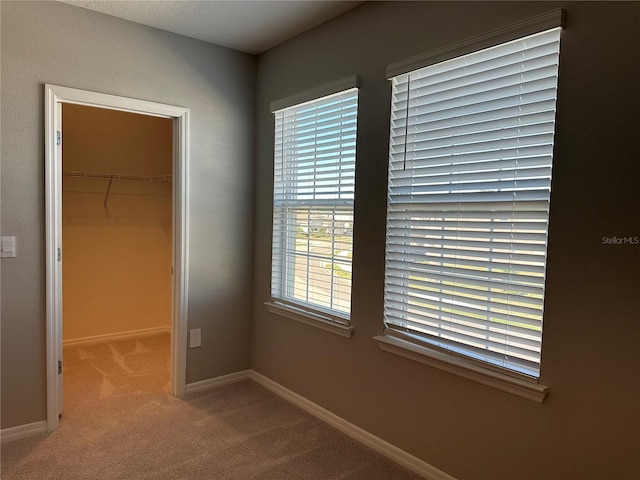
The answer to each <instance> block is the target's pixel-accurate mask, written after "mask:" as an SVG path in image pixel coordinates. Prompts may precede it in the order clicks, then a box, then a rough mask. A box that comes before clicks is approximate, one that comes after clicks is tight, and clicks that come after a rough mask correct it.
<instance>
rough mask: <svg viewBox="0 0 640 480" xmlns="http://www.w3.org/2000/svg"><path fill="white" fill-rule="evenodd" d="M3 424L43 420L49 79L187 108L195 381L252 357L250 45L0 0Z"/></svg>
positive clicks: (190, 361) (191, 376)
mask: <svg viewBox="0 0 640 480" xmlns="http://www.w3.org/2000/svg"><path fill="white" fill-rule="evenodd" d="M0 8H1V15H2V43H1V47H2V51H1V58H2V92H1V95H2V97H1V105H2V110H1V113H2V132H1V133H2V150H1V153H2V171H1V173H2V225H1V227H2V234H3V235H16V237H17V240H18V248H19V255H18V257H17V258H10V259H6V258H3V259H2V311H1V315H2V332H1V333H2V428H7V427H11V426H15V425H21V424H25V423H30V422H35V421H40V420H44V419H45V418H46V379H45V369H46V359H45V283H44V268H45V266H44V255H45V254H44V235H45V232H44V200H45V199H44V143H43V140H44V139H43V137H44V106H43V105H44V97H43V95H44V84H45V83H52V84H57V85H63V86H67V87H73V88H79V89H86V90H93V91H97V92H102V93H108V94H113V95H121V96H126V97H132V98H139V99H144V100H151V101H155V102H161V103H168V104H172V105H178V106H182V107H187V108H189V109H190V110H191V118H190V120H191V129H190V135H191V137H190V152H191V157H190V160H191V163H190V166H191V171H190V182H191V183H190V188H191V189H190V212H189V213H190V221H191V229H190V232H189V234H190V248H191V252H190V253H191V257H190V260H191V261H190V265H189V273H190V275H189V287H190V290H189V299H188V302H189V328H195V327H200V328H202V347H201V348H198V349H193V350H189V351H188V358H187V365H188V366H187V382H188V383H190V382H195V381H198V380H204V379H208V378H211V377H216V376H219V375H223V374H226V373H230V372H235V371H238V370H243V369H246V368H248V367H249V364H250V327H251V304H250V302H249V301H247V299H248V298H250V296H251V288H252V284H251V281H250V278H251V254H252V250H251V249H252V236H253V231H252V228H253V226H252V221H253V185H252V182H251V179H252V178H253V157H254V146H253V137H254V134H253V128H254V107H255V102H254V100H255V57H253V56H250V55H245V54H242V53H238V52H236V51H233V50H229V49H225V48H221V47H216V46H213V45H210V44H207V43H204V42H200V41H196V40H192V39H189V38H186V37H182V36H179V35H174V34H171V33H167V32H163V31H160V30H156V29H152V28H148V27H144V26H141V25H138V24H135V23H132V22H127V21H124V20H119V19H115V18H113V17H109V16H106V15H102V14H98V13H95V12H91V11H88V10H84V9H81V8H78V7H73V6H69V5H65V4H61V3H57V2H42V3H39V2H15V3H14V2H4V1H3V2H2V4H1V7H0Z"/></svg>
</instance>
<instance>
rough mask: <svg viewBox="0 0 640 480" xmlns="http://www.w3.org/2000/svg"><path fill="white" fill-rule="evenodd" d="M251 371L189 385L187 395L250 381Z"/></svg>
mask: <svg viewBox="0 0 640 480" xmlns="http://www.w3.org/2000/svg"><path fill="white" fill-rule="evenodd" d="M250 372H251V370H242V371H240V372H234V373H229V374H228V375H222V376H221V377H215V378H209V379H208V380H202V381H200V382H194V383H189V384H187V390H186V391H187V394H189V393H195V392H202V391H204V390H210V389H212V388H217V387H221V386H223V385H228V384H230V383H236V382H241V381H243V380H248V379H249V376H250Z"/></svg>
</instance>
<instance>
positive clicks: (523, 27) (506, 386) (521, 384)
mask: <svg viewBox="0 0 640 480" xmlns="http://www.w3.org/2000/svg"><path fill="white" fill-rule="evenodd" d="M564 21H565V12H564V10H562V9H556V10H553V11H551V12H547V13H543V14H541V15H538V16H536V17H533V18H530V19H527V20H524V21H521V22H518V23H515V24H512V25H508V26H506V27H503V28H500V29H497V30H494V31H491V32H488V33H485V34H481V35H478V36H476V37H473V38H470V39H467V40H463V41H461V42H457V43H455V44H452V45H448V46H446V47H443V48H440V49H436V50H433V51H431V52H427V53H425V54H421V55H418V56H416V57H412V58H410V59H406V60H402V61H400V62H397V63H395V64H392V65H389V67H388V68H387V77H388V78H389V80H391V79H392V78H393V77H396V76H399V75H403V74H407V73H410V72H412V71H414V70H417V69H421V68H424V67H427V66H430V65H435V64H438V63H440V62H443V61H446V60H451V59H454V58H457V57H461V56H464V55H466V54H470V53H474V52H478V51H481V50H484V49H487V48H490V47H493V46H497V45H500V44H502V43H506V42H510V41H513V40H518V39H520V38H523V37H527V36H529V35H532V34H536V33H539V32H542V31H546V30H549V29H552V28H556V27H563V26H564ZM387 215H388V213H387ZM547 234H548V222H547ZM386 248H387V242H385V250H386ZM385 263H386V257H385ZM546 266H547V263H546V261H545V268H546ZM386 289H387V285H386V281H385V297H386ZM385 304H386V300H385ZM411 337H412V336H411V335H407V336H404V335H397V334H396V332H393V331H389V330H388V329H387V328H386V327H385V330H384V331H383V333H382V334H381V335H378V336H376V337H374V339H375V340H376V341H377V342H378V346H379V347H380V349H381V350H383V351H385V352H388V353H392V354H395V355H399V356H402V357H404V358H408V359H410V360H413V361H416V362H419V363H422V364H425V365H428V366H431V367H435V368H438V369H440V370H444V371H447V372H450V373H453V374H455V375H458V376H461V377H464V378H467V379H470V380H473V381H476V382H479V383H482V384H485V385H489V386H492V387H494V388H497V389H500V390H503V391H506V392H509V393H512V394H515V395H519V396H521V397H524V398H527V399H529V400H533V401H536V402H539V403H542V402H543V401H544V399H545V398H546V396H547V394H548V387H547V386H546V385H543V384H542V383H540V379H541V377H540V375H538V377H531V376H529V375H523V374H519V373H518V372H515V371H512V370H507V369H505V368H502V367H499V366H495V365H492V364H487V363H485V362H482V361H477V360H476V359H474V358H473V357H470V356H467V355H459V354H453V355H451V354H450V353H449V352H447V351H446V350H443V349H439V348H438V347H436V346H435V345H433V344H429V343H426V342H421V341H420V340H419V339H415V338H411ZM540 359H541V354H540ZM540 365H541V362H540ZM540 373H541V372H540Z"/></svg>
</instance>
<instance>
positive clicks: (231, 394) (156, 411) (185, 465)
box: [2, 335, 420, 480]
mask: <svg viewBox="0 0 640 480" xmlns="http://www.w3.org/2000/svg"><path fill="white" fill-rule="evenodd" d="M168 341H169V337H168V335H166V336H157V337H147V338H142V339H138V340H128V341H122V342H112V343H110V344H102V345H94V346H91V347H79V348H70V349H65V409H64V416H63V418H62V420H61V423H60V427H59V428H58V429H57V430H56V431H55V432H53V433H51V434H49V435H39V436H35V437H31V438H27V439H24V440H20V441H17V442H13V443H9V444H6V445H4V446H3V447H2V479H3V480H18V479H20V480H23V479H25V480H40V479H55V480H62V479H65V480H67V479H68V480H98V479H100V480H103V479H104V480H111V479H126V480H129V479H141V480H143V479H145V480H146V479H157V480H160V479H167V480H168V479H176V480H195V479H216V480H251V479H255V480H258V479H259V480H269V479H274V480H275V479H296V480H298V479H300V480H302V479H307V480H329V479H331V480H334V479H335V480H338V479H340V480H417V479H419V478H420V477H419V476H417V475H415V474H413V473H411V472H409V471H407V470H405V469H404V468H402V467H400V466H398V465H396V464H395V463H393V462H391V461H389V460H387V459H385V458H384V457H382V456H380V455H378V454H377V453H376V452H373V451H372V450H370V449H368V448H367V447H364V446H362V445H361V444H359V443H357V442H355V441H353V440H351V439H350V438H349V437H347V436H345V435H343V434H342V433H340V432H338V431H336V430H334V429H333V428H331V427H330V426H328V425H326V424H325V423H323V422H321V421H319V420H317V419H316V418H314V417H312V416H310V415H308V414H307V413H305V412H303V411H302V410H300V409H298V408H297V407H295V406H293V405H291V404H290V403H288V402H286V401H285V400H283V399H281V398H279V397H277V396H276V395H274V394H273V393H271V392H269V391H268V390H266V389H264V388H262V387H261V386H259V385H257V384H255V383H253V382H251V381H244V382H240V383H236V384H233V385H227V386H224V387H220V388H217V389H215V390H209V391H206V392H200V393H196V394H192V395H188V396H187V397H186V398H185V399H182V400H180V399H177V398H174V397H171V396H169V395H168V393H167V391H168V380H169V374H168V359H169V353H168V348H169V345H168Z"/></svg>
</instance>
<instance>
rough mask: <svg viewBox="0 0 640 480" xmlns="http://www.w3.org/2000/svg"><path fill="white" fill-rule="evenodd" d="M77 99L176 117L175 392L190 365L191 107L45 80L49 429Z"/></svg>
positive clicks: (55, 393) (53, 422) (57, 386)
mask: <svg viewBox="0 0 640 480" xmlns="http://www.w3.org/2000/svg"><path fill="white" fill-rule="evenodd" d="M63 103H74V104H77V105H86V106H90V107H98V108H108V109H111V110H121V111H124V112H131V113H139V114H143V115H152V116H156V117H163V118H171V119H173V120H174V122H173V124H174V128H173V149H174V152H173V182H172V183H173V253H172V256H173V258H172V262H173V263H172V265H173V277H172V302H171V305H172V307H171V308H172V312H171V367H170V372H171V373H170V375H171V377H170V378H171V385H170V388H171V394H172V395H174V396H176V397H182V396H183V395H184V394H185V389H186V370H187V368H186V367H187V300H188V295H187V293H188V290H187V286H188V285H187V280H188V272H187V266H188V260H189V217H188V213H189V208H188V195H187V193H188V191H189V185H188V180H189V176H188V172H189V170H188V166H189V109H188V108H183V107H175V106H171V105H165V104H161V103H155V102H148V101H144V100H135V99H131V98H125V97H118V96H114V95H106V94H102V93H95V92H90V91H86V90H77V89H75V88H68V87H60V86H57V85H49V84H47V85H45V107H44V108H45V142H44V143H45V222H46V314H47V318H46V325H47V428H48V429H49V431H52V430H54V429H56V428H57V426H58V421H59V418H58V416H59V413H60V412H61V409H62V382H61V381H60V379H61V378H62V376H61V375H59V374H58V362H60V361H62V262H61V257H60V254H62V255H64V252H62V140H58V138H59V136H58V135H59V134H58V132H60V134H62V104H63Z"/></svg>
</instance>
